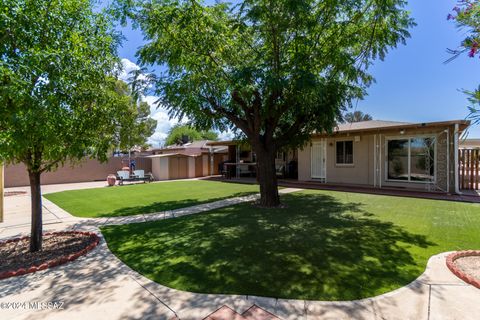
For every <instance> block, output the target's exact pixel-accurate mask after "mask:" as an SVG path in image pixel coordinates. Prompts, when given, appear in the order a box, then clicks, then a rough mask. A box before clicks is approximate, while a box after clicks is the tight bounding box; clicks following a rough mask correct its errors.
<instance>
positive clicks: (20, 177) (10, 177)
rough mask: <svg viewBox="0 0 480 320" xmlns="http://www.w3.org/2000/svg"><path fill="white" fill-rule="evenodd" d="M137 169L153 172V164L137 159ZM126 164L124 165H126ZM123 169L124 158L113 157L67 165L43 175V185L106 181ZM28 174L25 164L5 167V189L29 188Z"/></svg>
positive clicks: (145, 159)
mask: <svg viewBox="0 0 480 320" xmlns="http://www.w3.org/2000/svg"><path fill="white" fill-rule="evenodd" d="M135 160H136V169H139V170H145V173H148V172H151V171H152V163H151V160H150V159H148V158H135ZM125 164H126V162H124V163H123V165H125ZM121 168H122V158H119V157H112V158H110V159H109V160H108V161H107V162H105V163H101V162H99V161H97V160H94V159H88V160H85V161H83V162H81V163H80V164H77V165H76V166H74V167H72V165H71V164H68V163H67V164H65V165H64V166H63V167H59V168H58V169H57V170H56V171H54V172H46V173H44V174H42V181H41V182H42V184H57V183H74V182H88V181H95V180H105V179H106V178H107V175H109V174H110V173H116V172H117V171H118V170H120V169H121ZM28 185H29V180H28V173H27V170H26V168H25V166H24V165H23V164H16V165H10V166H6V167H5V187H7V188H8V187H19V186H28Z"/></svg>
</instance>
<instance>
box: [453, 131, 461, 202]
mask: <svg viewBox="0 0 480 320" xmlns="http://www.w3.org/2000/svg"><path fill="white" fill-rule="evenodd" d="M458 131H459V126H458V123H456V124H455V131H454V136H453V152H454V155H453V156H454V161H455V193H456V194H462V193H461V192H460V186H459V177H458Z"/></svg>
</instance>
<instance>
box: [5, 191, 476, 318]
mask: <svg viewBox="0 0 480 320" xmlns="http://www.w3.org/2000/svg"><path fill="white" fill-rule="evenodd" d="M293 191H296V190H294V189H284V190H283V191H282V192H293ZM254 198H255V196H250V197H243V198H236V199H234V200H232V199H228V200H226V201H219V202H214V203H211V204H207V205H200V206H195V207H192V208H187V209H179V210H173V211H170V212H165V213H159V214H156V216H150V215H145V216H144V215H138V216H133V217H126V218H121V219H120V218H118V219H117V218H115V219H113V218H110V219H112V220H110V219H106V220H105V219H104V220H100V219H79V218H74V217H71V216H69V215H68V213H67V214H65V212H63V213H62V212H60V211H59V210H61V209H60V208H58V207H56V206H54V205H53V204H51V203H48V202H45V203H44V205H45V206H47V207H48V210H51V212H53V213H55V214H56V215H58V216H59V217H61V218H60V219H59V222H58V223H53V224H47V225H46V226H45V229H46V230H48V231H54V230H66V229H67V230H68V229H70V230H72V229H73V230H92V231H96V232H98V233H99V235H100V236H101V234H100V232H99V230H98V227H99V226H100V225H104V224H110V223H111V224H123V223H135V222H143V221H147V219H148V220H151V219H154V217H155V219H164V218H174V217H176V216H179V215H185V214H193V213H197V212H203V211H207V210H210V209H213V208H218V207H220V206H224V205H231V204H234V203H239V202H243V201H251V200H252V199H254ZM17 202H18V201H17ZM147 216H148V217H147ZM0 228H2V224H0ZM0 231H1V233H0V238H2V239H4V238H6V237H11V236H17V235H18V234H24V233H26V232H28V228H27V227H26V226H19V227H17V228H13V227H12V228H5V227H4V228H3V229H0ZM101 239H102V240H101V242H100V244H99V246H97V248H95V249H94V250H92V251H91V252H89V253H88V254H87V255H86V256H83V257H81V258H79V259H78V260H76V261H74V262H72V263H68V264H65V265H62V266H59V267H56V268H53V269H50V270H44V271H41V272H37V273H33V274H28V275H24V276H20V277H14V278H8V279H4V280H1V281H0V318H1V319H2V320H3V319H32V320H35V319H82V320H83V319H86V318H87V319H182V320H183V319H192V320H193V319H202V318H203V317H205V316H207V315H208V314H210V313H211V312H213V311H215V310H216V309H217V308H219V307H220V306H222V305H227V306H229V307H231V308H232V309H234V310H245V309H247V308H248V307H250V306H252V305H253V304H256V305H258V306H259V307H262V308H264V309H265V310H267V311H269V312H272V313H273V314H276V315H277V316H279V317H280V318H282V319H292V320H293V319H415V320H417V319H418V320H423V319H425V320H429V319H477V318H478V315H479V314H480V304H478V301H480V290H478V289H476V288H474V287H473V286H470V285H468V284H466V283H464V282H463V281H462V280H460V279H458V278H457V277H455V276H454V275H453V274H452V273H451V272H450V271H449V270H448V268H447V267H446V265H445V257H446V255H447V254H448V253H442V254H439V255H436V256H433V257H431V258H430V260H429V262H428V266H427V268H426V270H425V272H424V274H422V275H421V276H420V277H419V278H418V279H416V280H415V281H414V282H412V283H411V284H409V285H408V286H406V287H403V288H400V289H398V290H395V291H393V292H390V293H387V294H384V295H381V296H377V297H373V298H367V299H362V300H356V301H342V302H326V301H306V300H288V299H274V298H264V297H255V296H244V295H214V294H196V293H191V292H184V291H179V290H175V289H171V288H168V287H165V286H163V285H161V284H158V283H155V282H153V281H151V280H149V279H147V278H145V277H143V276H142V275H140V274H139V273H137V272H135V271H133V270H132V269H130V268H129V267H128V266H126V265H125V264H124V263H123V262H121V261H120V260H119V259H118V258H117V257H116V256H115V255H113V254H112V253H111V252H110V250H109V249H108V247H107V245H106V243H105V240H104V239H103V237H102V238H101ZM260 276H261V275H260ZM24 302H25V303H24ZM32 302H33V304H32ZM35 302H58V304H57V306H58V305H59V304H60V303H62V305H61V307H62V309H51V308H47V309H43V310H41V309H40V305H36V304H35Z"/></svg>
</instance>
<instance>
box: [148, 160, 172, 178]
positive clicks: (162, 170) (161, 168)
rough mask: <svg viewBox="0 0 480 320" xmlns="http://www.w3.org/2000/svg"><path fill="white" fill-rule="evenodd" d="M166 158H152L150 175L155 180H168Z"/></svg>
mask: <svg viewBox="0 0 480 320" xmlns="http://www.w3.org/2000/svg"><path fill="white" fill-rule="evenodd" d="M168 159H169V158H168V157H164V158H152V174H153V177H154V178H155V180H168V179H169V170H168V168H169V165H168Z"/></svg>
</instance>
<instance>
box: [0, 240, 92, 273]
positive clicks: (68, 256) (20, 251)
mask: <svg viewBox="0 0 480 320" xmlns="http://www.w3.org/2000/svg"><path fill="white" fill-rule="evenodd" d="M29 241H30V237H23V238H16V239H10V240H6V241H2V242H0V261H2V263H1V264H0V279H4V278H9V277H13V276H19V275H23V274H26V273H31V272H36V271H39V270H44V269H47V268H51V267H55V266H58V265H61V264H64V263H66V262H69V261H73V260H75V259H77V258H78V257H80V256H82V255H84V254H86V253H87V252H88V251H90V250H92V249H93V248H95V246H96V245H97V244H98V242H99V238H98V236H97V235H96V234H95V233H92V232H79V231H66V232H54V233H46V234H44V235H43V246H42V250H41V251H38V252H33V253H32V252H29Z"/></svg>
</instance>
